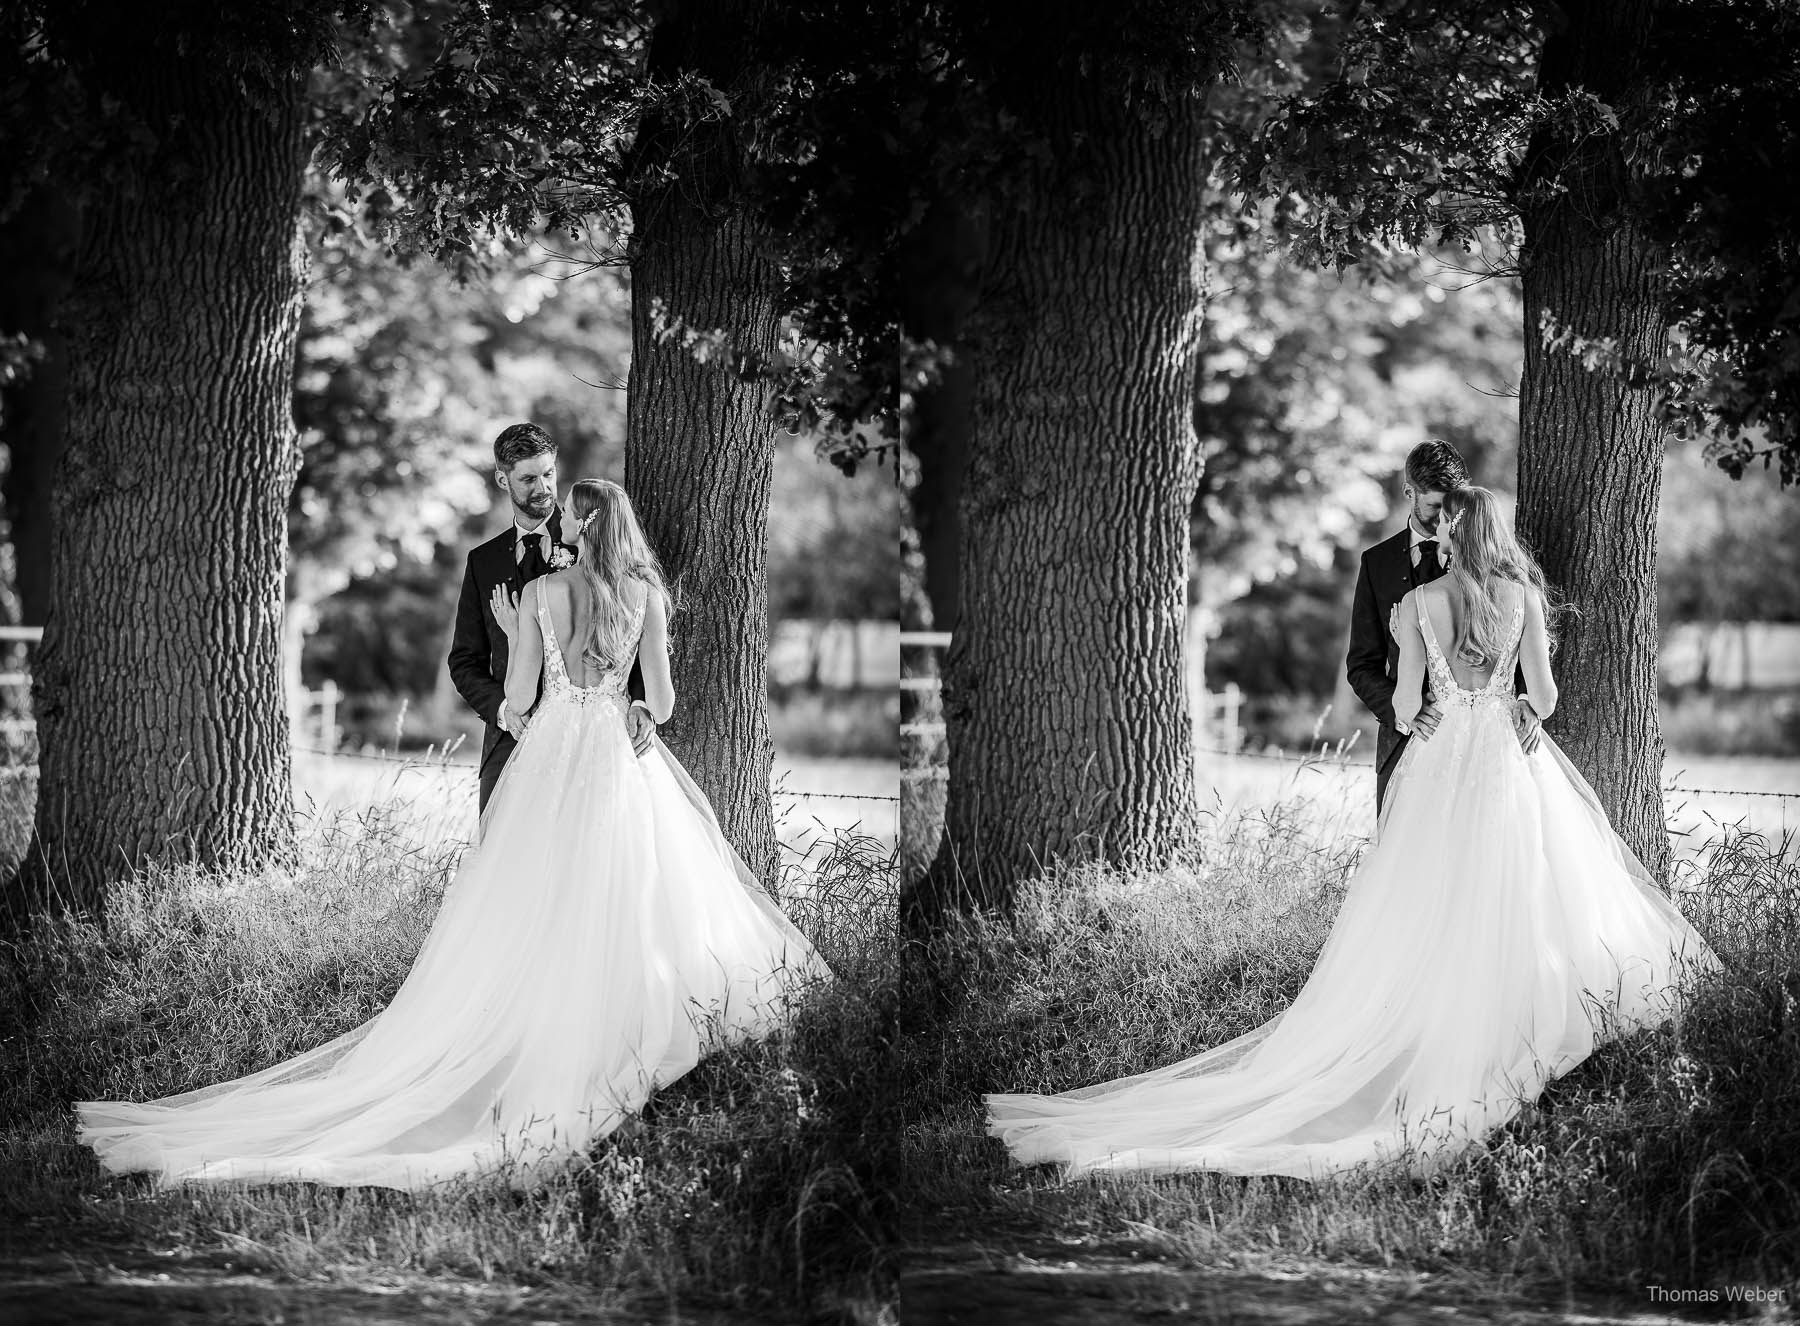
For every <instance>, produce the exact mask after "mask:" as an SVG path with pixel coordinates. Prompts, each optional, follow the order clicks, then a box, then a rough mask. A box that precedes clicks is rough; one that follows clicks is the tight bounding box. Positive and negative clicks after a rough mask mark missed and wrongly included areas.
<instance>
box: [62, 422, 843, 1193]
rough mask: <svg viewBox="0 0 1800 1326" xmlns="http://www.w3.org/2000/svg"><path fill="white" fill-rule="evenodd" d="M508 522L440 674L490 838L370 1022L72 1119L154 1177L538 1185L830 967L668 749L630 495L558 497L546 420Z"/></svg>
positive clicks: (651, 576)
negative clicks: (473, 728)
mask: <svg viewBox="0 0 1800 1326" xmlns="http://www.w3.org/2000/svg"><path fill="white" fill-rule="evenodd" d="M494 464H495V480H496V482H497V483H498V484H499V486H500V487H501V488H502V489H504V490H505V491H506V492H507V494H508V495H509V497H510V500H511V509H512V517H513V523H512V526H511V527H510V528H509V529H508V530H506V531H505V532H504V533H502V534H501V535H499V536H498V537H497V538H495V539H492V540H490V541H489V542H487V543H485V544H483V545H482V546H481V547H479V548H477V549H475V550H474V552H472V553H471V554H470V555H469V561H468V569H467V572H466V574H465V577H464V582H463V588H462V595H461V599H460V602H459V604H458V609H457V620H456V630H455V636H454V641H453V644H452V646H451V651H450V670H451V674H452V677H453V679H454V681H455V682H456V686H457V689H458V690H459V691H460V692H461V693H462V695H463V697H464V699H466V700H467V701H468V702H469V704H470V705H471V707H473V708H474V709H475V710H476V712H477V713H479V714H480V715H481V717H482V719H483V720H484V722H485V723H486V725H487V734H486V739H485V740H484V742H483V744H482V759H481V773H480V780H481V831H480V835H479V839H478V842H477V844H476V845H475V847H474V848H473V849H471V850H470V851H469V852H468V853H467V855H465V856H464V858H463V860H462V863H461V866H460V867H459V869H458V871H457V875H456V878H455V879H454V880H453V881H452V882H451V884H450V886H449V888H448V890H447V891H446V893H445V895H444V901H443V905H442V907H441V908H440V910H439V912H438V915H437V919H436V921H435V922H434V923H433V925H432V928H431V933H430V934H429V935H428V936H427V938H426V940H425V943H424V946H423V947H422V948H421V949H420V952H419V955H418V958H417V959H416V960H415V961H414V963H413V967H412V970H411V971H410V972H409V973H408V974H407V977H406V980H405V982H404V983H403V984H402V985H401V987H400V989H399V991H398V993H396V994H395V996H394V999H393V1001H392V1002H391V1003H390V1004H389V1005H388V1007H387V1008H386V1009H385V1010H383V1011H382V1012H381V1013H380V1014H379V1015H377V1016H376V1017H374V1018H372V1019H371V1020H369V1021H368V1022H366V1023H364V1024H363V1025H361V1026H359V1027H356V1028H354V1029H353V1030H350V1031H348V1032H346V1033H345V1034H343V1035H341V1036H339V1037H337V1038H336V1039H334V1040H331V1041H329V1042H327V1043H326V1044H324V1045H321V1046H319V1047H317V1048H315V1049H312V1050H309V1051H307V1052H306V1053H304V1054H301V1055H299V1056H297V1057H296V1058H293V1059H289V1060H286V1061H285V1062H283V1063H279V1064H276V1065H275V1066H273V1067H272V1068H266V1069H264V1070H262V1071H261V1072H258V1073H255V1074H252V1075H251V1076H249V1077H245V1078H240V1079H237V1080H235V1081H231V1082H224V1083H220V1084H218V1085H215V1086H211V1087H206V1088H203V1089H202V1090H199V1091H194V1092H189V1093H186V1094H184V1095H180V1096H172V1097H169V1098H167V1099H164V1100H158V1101H151V1102H149V1103H147V1104H132V1103H128V1102H120V1101H90V1102H82V1103H79V1104H78V1105H77V1106H76V1111H77V1114H78V1117H79V1120H80V1130H79V1131H80V1135H81V1138H82V1140H83V1141H84V1142H86V1143H87V1144H88V1145H90V1146H92V1147H93V1148H94V1150H95V1152H96V1153H97V1154H98V1155H99V1157H100V1160H101V1162H102V1164H104V1165H105V1166H106V1167H107V1168H108V1169H111V1170H115V1171H120V1172H129V1171H139V1170H147V1171H150V1172H152V1173H154V1174H156V1175H157V1176H158V1177H159V1178H160V1179H162V1180H164V1181H170V1182H173V1181H183V1180H187V1181H229V1180H250V1181H257V1182H273V1181H290V1180H302V1181H311V1182H316V1183H327V1184H333V1185H341V1186H352V1185H371V1186H379V1187H390V1188H418V1187H424V1186H427V1185H430V1184H433V1183H438V1182H441V1181H444V1180H447V1179H452V1178H457V1177H461V1176H468V1175H477V1174H498V1175H499V1176H500V1177H502V1178H503V1179H505V1180H506V1181H508V1182H510V1183H513V1184H515V1185H518V1186H528V1185H530V1184H533V1183H536V1182H538V1181H540V1180H541V1179H542V1178H544V1177H545V1176H547V1175H549V1174H551V1173H554V1172H556V1171H557V1170H558V1169H560V1168H561V1167H563V1166H565V1165H566V1164H567V1163H568V1162H569V1161H570V1160H572V1159H575V1158H578V1157H580V1156H581V1155H582V1154H583V1153H584V1152H585V1151H586V1149H587V1148H588V1146H589V1145H591V1144H592V1143H593V1142H594V1141H595V1140H597V1139H598V1138H601V1137H603V1136H605V1135H606V1134H608V1133H610V1132H612V1131H613V1130H614V1129H616V1128H617V1127H618V1126H619V1125H620V1124H621V1123H623V1122H624V1121H625V1120H626V1119H627V1118H629V1117H630V1116H631V1115H632V1114H633V1113H634V1112H635V1111H637V1110H638V1109H639V1108H640V1107H641V1106H642V1105H643V1103H644V1102H645V1100H646V1099H647V1098H648V1096H649V1095H650V1093H651V1092H652V1091H653V1090H654V1089H655V1088H657V1087H658V1086H661V1085H664V1084H666V1083H668V1082H670V1081H672V1080H673V1079H675V1078H677V1077H679V1076H681V1075H682V1074H683V1073H685V1072H687V1071H688V1069H690V1068H692V1067H693V1066H694V1064H695V1063H696V1062H697V1061H698V1059H699V1058H700V1056H701V1054H702V1053H704V1052H705V1050H706V1049H708V1048H709V1047H711V1046H713V1045H715V1044H718V1043H720V1042H723V1041H730V1040H736V1039H740V1038H743V1037H748V1036H755V1035H759V1034H761V1033H764V1032H766V1031H769V1030H771V1029H773V1028H775V1027H777V1026H779V1025H780V1024H781V1023H782V1022H783V1021H784V1020H785V1019H786V1017H787V1014H788V1009H789V1003H790V999H791V997H792V995H793V994H794V993H796V992H797V991H798V990H800V989H801V988H803V987H804V986H805V985H806V984H808V983H810V982H811V981H813V980H815V979H819V978H821V977H823V976H825V975H826V974H827V973H826V970H825V967H824V964H823V962H822V961H821V960H820V958H819V956H818V954H817V953H816V952H815V951H814V950H813V948H812V945H811V944H809V943H808V942H807V940H806V939H805V937H804V936H803V935H801V933H800V932H799V931H798V930H797V929H795V928H794V926H793V925H792V924H791V923H790V922H789V921H788V919H787V917H786V916H784V915H783V914H782V912H781V910H780V908H779V907H777V906H776V905H775V903H774V901H773V900H772V899H771V898H770V897H769V895H768V894H767V893H766V892H765V891H764V889H763V887H762V885H761V883H760V882H759V881H758V880H757V879H756V878H755V877H754V876H753V875H752V874H751V872H750V871H749V870H748V869H747V868H746V867H745V865H744V863H743V861H742V860H741V859H740V858H739V857H738V856H737V854H736V852H734V851H733V850H732V847H731V845H730V843H729V842H727V841H726V839H725V837H724V835H723V834H722V833H721V832H720V830H719V825H718V821H717V819H716V817H715V816H714V815H713V812H712V809H711V807H710V806H708V804H707V802H706V799H705V797H704V796H703V795H702V794H701V793H700V791H699V789H698V788H697V787H696V786H695V785H694V783H693V781H692V779H690V778H689V777H688V776H687V774H686V772H685V771H684V770H683V769H682V768H681V766H680V764H679V763H677V762H676V761H675V759H674V758H673V757H672V756H670V755H669V753H668V752H667V751H666V750H665V749H664V748H663V746H662V745H661V743H660V742H658V741H657V740H656V737H655V728H656V724H657V723H658V722H659V721H663V720H666V719H667V718H668V717H669V714H670V713H671V711H672V710H673V708H674V705H675V703H676V697H675V691H674V685H673V683H672V681H671V678H670V673H669V653H668V622H669V604H668V598H667V594H666V592H665V589H664V585H663V577H662V572H661V569H660V568H659V566H658V564H657V559H656V557H655V554H654V553H653V552H652V551H651V549H650V547H649V544H648V543H647V542H646V540H645V538H644V534H643V531H642V529H641V528H640V527H639V525H638V521H637V517H636V515H635V513H634V512H633V510H632V506H631V502H630V499H629V498H628V497H627V496H626V494H625V490H624V489H623V488H621V487H619V485H618V484H616V483H611V482H608V481H605V480H591V479H589V480H582V481H580V482H578V483H576V484H575V485H574V486H573V487H572V488H571V490H570V494H569V501H568V503H567V505H566V506H558V504H557V502H556V451H555V446H554V444H553V443H552V441H551V439H550V438H549V436H548V435H547V434H546V433H545V432H544V430H543V429H541V428H538V427H537V426H536V425H534V424H516V425H514V426H512V427H510V428H508V429H506V430H505V431H504V432H502V433H501V434H500V436H499V438H498V439H497V440H496V441H495V444H494Z"/></svg>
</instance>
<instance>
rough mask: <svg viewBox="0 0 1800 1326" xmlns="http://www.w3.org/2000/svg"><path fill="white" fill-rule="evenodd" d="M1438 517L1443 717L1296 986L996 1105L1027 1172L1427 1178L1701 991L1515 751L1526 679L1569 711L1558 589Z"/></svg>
mask: <svg viewBox="0 0 1800 1326" xmlns="http://www.w3.org/2000/svg"><path fill="white" fill-rule="evenodd" d="M1444 517H1445V518H1444V522H1443V524H1442V526H1441V537H1443V538H1444V539H1445V540H1446V542H1447V544H1448V546H1449V547H1450V549H1451V553H1452V562H1451V566H1450V571H1449V574H1448V575H1446V576H1445V577H1443V578H1442V579H1440V580H1438V581H1436V582H1434V583H1432V584H1429V585H1426V586H1422V587H1420V588H1418V589H1415V590H1413V591H1412V592H1411V593H1410V594H1409V595H1407V597H1406V598H1405V599H1404V600H1403V601H1402V602H1401V604H1400V606H1399V609H1398V611H1397V613H1396V618H1397V634H1398V635H1399V638H1400V646H1401V651H1400V665H1399V675H1398V679H1397V686H1396V690H1395V693H1394V708H1395V712H1396V713H1397V714H1398V715H1399V716H1400V718H1401V719H1402V720H1404V721H1407V722H1410V721H1411V719H1412V718H1413V717H1414V716H1415V715H1416V714H1417V713H1418V712H1419V710H1420V708H1421V707H1422V703H1423V690H1424V686H1425V683H1426V680H1427V678H1429V680H1430V685H1431V691H1432V694H1433V696H1434V697H1435V698H1436V700H1437V703H1438V705H1439V706H1440V708H1442V710H1443V719H1442V721H1441V722H1440V723H1439V725H1438V727H1437V730H1436V732H1435V733H1434V734H1433V735H1432V736H1431V737H1430V739H1429V740H1415V741H1413V742H1411V743H1410V744H1409V745H1408V748H1407V750H1406V752H1405V754H1404V755H1403V756H1402V757H1401V763H1400V765H1399V768H1398V771H1397V773H1396V776H1395V782H1394V784H1393V786H1392V787H1391V788H1390V789H1389V794H1388V798H1387V805H1386V809H1385V811H1384V812H1383V814H1382V817H1381V822H1380V831H1379V839H1378V842H1377V843H1376V845H1375V846H1374V847H1373V848H1372V849H1371V850H1370V852H1369V854H1368V856H1367V858H1366V859H1365V860H1364V862H1363V863H1362V865H1361V867H1360V869H1359V870H1358V871H1357V873H1356V875H1355V876H1354V878H1352V879H1351V881H1350V883H1349V886H1348V889H1347V892H1346V895H1345V898H1344V904H1343V908H1342V911H1341V912H1340V914H1339V916H1338V918H1337V922H1336V924H1335V926H1334V927H1333V929H1332V932H1331V937H1330V939H1329V940H1328V941H1327V942H1326V944H1325V947H1324V950H1323V951H1322V952H1321V953H1320V955H1319V960H1318V964H1317V966H1316V967H1315V968H1314V969H1313V972H1312V975H1311V976H1310V977H1309V978H1308V980H1307V982H1306V985H1305V987H1304V988H1303V989H1302V990H1301V991H1300V994H1299V996H1298V997H1297V998H1296V999H1295V1000H1294V1003H1293V1005H1292V1006H1291V1007H1290V1008H1289V1009H1288V1010H1287V1011H1286V1012H1285V1013H1283V1014H1281V1015H1280V1016H1278V1017H1276V1018H1274V1019H1272V1020H1271V1021H1269V1022H1267V1023H1265V1024H1264V1025H1262V1026H1260V1027H1258V1028H1256V1029H1255V1030H1254V1031H1251V1032H1249V1033H1247V1034H1245V1035H1243V1036H1240V1037H1238V1038H1236V1039H1235V1040H1231V1041H1228V1042H1226V1043H1225V1044H1223V1045H1219V1046H1216V1047H1214V1048H1213V1049H1211V1050H1208V1051H1206V1052H1205V1053H1203V1054H1200V1055H1198V1056H1196V1057H1194V1058H1191V1059H1187V1060H1183V1061H1182V1062H1180V1063H1175V1064H1170V1065H1168V1066H1167V1067H1164V1068H1159V1069H1156V1070H1153V1071H1151V1072H1148V1073H1143V1074H1140V1075H1138V1076H1135V1077H1127V1078H1122V1079H1119V1080H1117V1081H1113V1082H1105V1083H1101V1084H1100V1085H1098V1086H1091V1087H1086V1088H1083V1089H1080V1090H1076V1091H1069V1092H1065V1093H1063V1094H1061V1095H1053V1096H1041V1095H993V1096H989V1097H988V1098H987V1106H988V1118H989V1132H990V1133H992V1134H993V1135H994V1136H996V1137H998V1138H1000V1139H1002V1140H1003V1141H1004V1142H1005V1143H1006V1145H1007V1147H1008V1149H1009V1150H1010V1151H1011V1153H1012V1155H1013V1157H1014V1158H1015V1159H1016V1160H1018V1161H1020V1162H1021V1163H1027V1164H1029V1163H1039V1162H1056V1163H1060V1164H1061V1165H1063V1166H1065V1167H1066V1168H1067V1170H1068V1171H1069V1172H1070V1173H1072V1174H1081V1173H1086V1172H1090V1171H1096V1170H1138V1171H1174V1170H1216V1171H1222V1172H1225V1173H1230V1174H1286V1175H1294V1176H1297V1177H1301V1178H1319V1177H1323V1176H1325V1175H1329V1174H1331V1173H1334V1172H1338V1171H1342V1170H1345V1169H1348V1168H1350V1167H1352V1166H1355V1165H1357V1164H1359V1163H1363V1162H1395V1163H1399V1164H1402V1165H1404V1166H1406V1167H1408V1168H1410V1169H1412V1170H1414V1171H1415V1172H1428V1171H1429V1170H1430V1169H1432V1168H1433V1167H1435V1166H1437V1165H1439V1164H1442V1163H1443V1162H1444V1161H1446V1160H1448V1159H1450V1158H1452V1157H1454V1156H1455V1155H1457V1154H1458V1153H1460V1152H1461V1151H1463V1150H1465V1149H1466V1148H1467V1147H1469V1146H1470V1145H1472V1144H1475V1143H1476V1142H1477V1141H1478V1140H1479V1139H1480V1138H1481V1137H1482V1136H1483V1135H1484V1134H1485V1133H1487V1132H1488V1131H1489V1130H1491V1129H1493V1128H1495V1127H1496V1126H1498V1125H1500V1124H1503V1123H1505V1122H1506V1121H1507V1120H1509V1119H1511V1118H1512V1117H1514V1115H1516V1114H1517V1113H1518V1111H1519V1109H1520V1107H1521V1103H1522V1102H1525V1101H1529V1100H1532V1099H1534V1098H1535V1097H1536V1096H1537V1095H1538V1093H1539V1092H1540V1091H1541V1090H1542V1089H1543V1087H1544V1084H1545V1083H1546V1082H1547V1081H1549V1080H1550V1079H1551V1078H1554V1077H1557V1076H1559V1075H1561V1074H1563V1073H1566V1072H1567V1071H1568V1070H1569V1069H1571V1068H1573V1067H1574V1066H1575V1065H1577V1064H1579V1063H1580V1062H1581V1061H1582V1060H1583V1059H1585V1058H1586V1057H1587V1056H1588V1054H1589V1053H1590V1052H1592V1050H1593V1049H1594V1046H1595V1045H1596V1044H1597V1043H1598V1042H1599V1041H1600V1040H1601V1039H1603V1038H1604V1037H1606V1036H1608V1035H1611V1034H1617V1033H1620V1032H1624V1031H1629V1030H1631V1029H1634V1028H1638V1027H1643V1026H1647V1025H1651V1024H1654V1023H1656V1022H1659V1021H1661V1020H1663V1019H1664V1018H1666V1017H1668V1016H1669V1015H1670V1013H1671V1012H1672V1011H1673V1007H1674V1001H1675V998H1676V997H1677V994H1678V987H1679V983H1680V981H1681V979H1682V977H1683V976H1684V974H1685V973H1686V972H1688V971H1689V970H1691V969H1695V968H1702V967H1710V966H1712V965H1713V964H1714V963H1715V962H1716V959H1715V958H1714V957H1713V955H1712V953H1711V951H1710V950H1709V949H1708V948H1707V946H1706V944H1705V942H1704V941H1703V940H1702V939H1701V938H1700V936H1699V935H1698V934H1697V933H1695V931H1694V930H1693V928H1692V927H1691V926H1690V925H1689V924H1688V923H1687V921H1686V920H1685V919H1684V918H1683V917H1682V916H1681V914H1680V913H1679V912H1678V911H1677V910H1676V909H1675V907H1674V906H1673V905H1672V904H1671V903H1670V902H1669V900H1668V899H1667V898H1666V897H1665V896H1664V895H1663V893H1662V892H1661V891H1660V890H1659V889H1658V888H1657V887H1656V885H1655V883H1654V882H1653V881H1652V880H1651V878H1650V877H1649V876H1648V874H1647V873H1646V872H1645V870H1644V869H1643V867H1642V866H1641V865H1640V864H1639V863H1638V861H1637V860H1636V858H1635V857H1633V856H1632V855H1631V853H1630V852H1629V851H1628V850H1627V849H1626V848H1625V846H1624V844H1623V843H1621V842H1620V841H1619V839H1618V836H1617V835H1616V834H1615V833H1614V832H1613V831H1612V828H1611V826H1610V824H1609V823H1608V822H1607V819H1606V816H1605V814H1604V812H1603V811H1602V810H1601V809H1600V806H1599V803H1598V801H1597V800H1596V798H1595V796H1594V794H1593V791H1592V789H1591V788H1589V787H1588V785H1587V783H1586V782H1585V781H1584V780H1583V779H1582V777H1581V775H1580V774H1579V773H1577V772H1576V771H1575V769H1574V767H1573V766H1572V765H1571V764H1570V763H1569V761H1568V760H1567V758H1566V757H1565V756H1564V755H1563V754H1562V752H1561V751H1560V750H1558V749H1557V747H1556V745H1555V743H1554V742H1552V741H1551V740H1550V738H1549V737H1548V736H1547V735H1546V736H1544V737H1543V739H1542V740H1541V741H1540V743H1539V744H1538V747H1537V749H1536V750H1535V751H1534V752H1532V753H1530V754H1527V753H1526V752H1525V751H1524V750H1523V749H1522V747H1521V745H1520V742H1519V739H1518V737H1517V736H1516V734H1515V731H1514V725H1513V721H1512V706H1513V704H1514V703H1515V701H1514V695H1513V682H1514V676H1515V666H1522V668H1523V672H1524V676H1525V682H1526V692H1525V696H1524V697H1523V700H1522V702H1524V703H1529V704H1530V706H1531V707H1532V708H1533V709H1534V710H1535V711H1536V712H1537V714H1538V716H1539V717H1540V718H1548V717H1549V716H1550V712H1551V710H1552V709H1554V708H1555V706H1556V683H1555V681H1554V680H1553V679H1552V677H1551V673H1550V651H1549V641H1548V636H1547V630H1546V626H1545V620H1544V592H1543V578H1542V575H1541V573H1540V572H1539V571H1538V568H1537V566H1536V565H1535V563H1534V562H1533V561H1532V559H1531V557H1530V556H1529V554H1527V553H1526V552H1525V550H1524V549H1523V548H1521V547H1520V546H1519V544H1518V542H1517V541H1516V540H1515V539H1514V537H1513V535H1512V532H1511V531H1510V530H1509V529H1508V528H1507V525H1506V523H1505V521H1504V519H1503V517H1502V514H1501V511H1500V507H1499V503H1498V501H1497V500H1496V499H1495V497H1494V495H1493V494H1492V493H1490V492H1488V491H1487V490H1486V489H1483V488H1464V489H1459V490H1453V491H1452V492H1450V493H1448V494H1447V495H1446V496H1445V499H1444ZM1440 642H1448V643H1449V649H1448V651H1447V652H1446V651H1445V649H1444V648H1443V646H1442V645H1441V644H1440Z"/></svg>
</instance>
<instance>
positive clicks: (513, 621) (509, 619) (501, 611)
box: [488, 585, 519, 645]
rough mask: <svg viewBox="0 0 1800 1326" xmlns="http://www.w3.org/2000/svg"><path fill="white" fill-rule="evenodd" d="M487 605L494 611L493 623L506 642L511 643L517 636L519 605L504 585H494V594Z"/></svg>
mask: <svg viewBox="0 0 1800 1326" xmlns="http://www.w3.org/2000/svg"><path fill="white" fill-rule="evenodd" d="M488 607H490V608H492V609H493V611H494V624H495V625H497V626H498V627H499V628H500V633H501V634H502V635H504V636H505V637H506V643H507V644H509V645H510V644H512V643H513V642H514V641H515V640H517V639H518V638H519V605H518V604H517V603H516V602H515V601H514V600H513V596H512V595H511V594H510V593H508V592H507V588H506V586H505V585H495V586H494V595H493V597H492V598H491V599H489V600H488Z"/></svg>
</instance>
